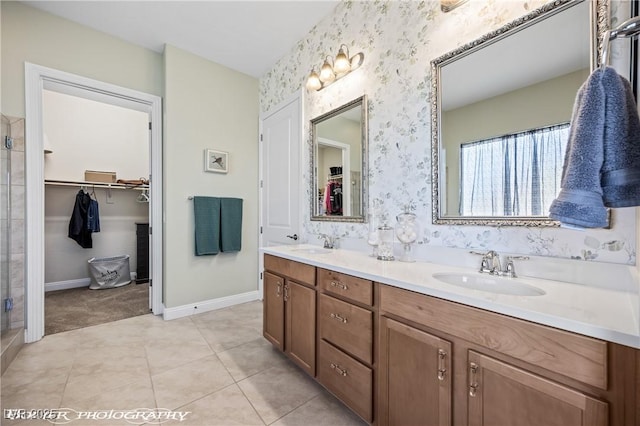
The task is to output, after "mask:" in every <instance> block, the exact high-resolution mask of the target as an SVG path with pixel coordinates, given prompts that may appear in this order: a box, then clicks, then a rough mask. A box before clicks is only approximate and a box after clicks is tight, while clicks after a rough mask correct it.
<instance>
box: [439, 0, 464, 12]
mask: <svg viewBox="0 0 640 426" xmlns="http://www.w3.org/2000/svg"><path fill="white" fill-rule="evenodd" d="M467 1H468V0H440V10H442V11H443V12H445V13H446V12H451V11H452V10H453V9H455V8H456V7H458V6H461V5H463V4H465V3H466V2H467Z"/></svg>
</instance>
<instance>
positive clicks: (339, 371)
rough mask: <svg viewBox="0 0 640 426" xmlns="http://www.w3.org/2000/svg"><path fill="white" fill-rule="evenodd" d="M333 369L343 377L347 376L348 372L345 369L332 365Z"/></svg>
mask: <svg viewBox="0 0 640 426" xmlns="http://www.w3.org/2000/svg"><path fill="white" fill-rule="evenodd" d="M331 368H333V369H334V370H336V372H337V373H338V374H340V375H341V376H343V377H346V376H347V370H346V369H344V368H341V367H340V366H339V365H337V364H334V363H331Z"/></svg>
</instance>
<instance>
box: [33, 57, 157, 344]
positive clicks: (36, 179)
mask: <svg viewBox="0 0 640 426" xmlns="http://www.w3.org/2000/svg"><path fill="white" fill-rule="evenodd" d="M49 88H51V89H52V90H55V91H62V92H64V93H67V94H73V95H75V96H80V97H83V98H87V99H92V100H98V101H101V102H106V103H109V104H112V105H118V106H123V107H126V108H130V109H137V110H139V111H144V112H148V113H149V120H150V125H151V170H150V176H149V180H150V182H151V184H150V188H149V189H150V196H151V199H152V200H153V203H151V205H150V219H151V225H152V231H151V232H150V234H151V236H150V238H151V258H150V261H151V265H152V271H151V280H152V281H151V282H152V285H153V287H154V288H155V290H154V291H153V292H152V312H153V313H154V314H155V315H160V314H162V312H163V310H164V306H163V305H162V293H163V279H162V278H163V277H162V269H163V252H162V239H163V235H162V230H163V229H162V228H163V226H162V225H163V223H162V219H163V215H162V206H163V201H162V193H163V190H162V98H160V97H159V96H156V95H151V94H148V93H143V92H139V91H136V90H132V89H128V88H125V87H121V86H116V85H113V84H110V83H105V82H102V81H98V80H93V79H90V78H86V77H82V76H79V75H75V74H71V73H67V72H64V71H59V70H56V69H53V68H47V67H44V66H41V65H36V64H32V63H29V62H26V63H25V132H26V137H27V139H28V143H26V144H25V189H26V194H25V207H26V221H25V234H26V235H25V237H26V250H25V252H26V258H25V283H26V286H25V287H26V289H25V290H26V295H25V314H26V315H25V320H26V321H25V342H27V343H29V342H35V341H37V340H40V339H41V338H42V337H43V336H44V155H43V154H42V152H43V149H44V143H43V140H42V134H43V120H42V96H43V90H44V89H49Z"/></svg>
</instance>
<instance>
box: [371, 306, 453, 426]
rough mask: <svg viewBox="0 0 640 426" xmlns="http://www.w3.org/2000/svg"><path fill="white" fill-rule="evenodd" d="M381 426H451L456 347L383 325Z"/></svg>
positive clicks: (395, 323) (418, 332)
mask: <svg viewBox="0 0 640 426" xmlns="http://www.w3.org/2000/svg"><path fill="white" fill-rule="evenodd" d="M378 371H379V372H380V374H379V375H378V386H379V387H380V391H379V394H378V406H379V411H378V412H379V416H378V419H379V424H381V425H433V426H448V425H450V424H451V401H452V393H451V387H452V369H451V342H449V341H447V340H444V339H441V338H439V337H437V336H434V335H432V334H429V333H426V332H424V331H421V330H418V329H417V328H414V327H411V326H409V325H406V324H403V323H401V322H398V321H394V320H392V319H389V318H386V317H384V316H383V317H382V318H381V319H380V367H379V370H378Z"/></svg>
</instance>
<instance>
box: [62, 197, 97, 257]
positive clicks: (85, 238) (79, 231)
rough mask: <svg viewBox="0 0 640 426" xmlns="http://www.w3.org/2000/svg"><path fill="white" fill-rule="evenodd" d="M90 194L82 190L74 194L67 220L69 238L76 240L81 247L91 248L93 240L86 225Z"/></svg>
mask: <svg viewBox="0 0 640 426" xmlns="http://www.w3.org/2000/svg"><path fill="white" fill-rule="evenodd" d="M91 201H92V199H91V196H90V195H89V194H87V193H86V192H84V191H83V190H80V191H78V193H77V194H76V201H75V204H74V205H73V213H71V220H70V221H69V235H68V236H69V238H71V239H72V240H74V241H75V242H77V243H78V244H79V245H80V247H82V248H92V247H93V240H92V238H91V230H90V229H89V226H88V214H89V206H90V204H91Z"/></svg>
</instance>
